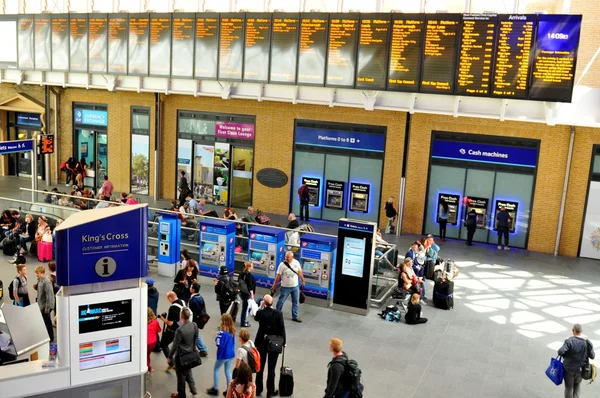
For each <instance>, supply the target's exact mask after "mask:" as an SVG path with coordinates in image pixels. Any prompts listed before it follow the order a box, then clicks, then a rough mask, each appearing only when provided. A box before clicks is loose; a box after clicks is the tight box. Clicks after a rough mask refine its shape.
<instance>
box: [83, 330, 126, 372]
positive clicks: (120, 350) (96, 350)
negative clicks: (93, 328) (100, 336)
mask: <svg viewBox="0 0 600 398" xmlns="http://www.w3.org/2000/svg"><path fill="white" fill-rule="evenodd" d="M125 362H131V336H127V337H114V338H110V339H106V340H98V341H90V342H86V343H80V344H79V370H88V369H95V368H101V367H103V366H109V365H116V364H118V363H125Z"/></svg>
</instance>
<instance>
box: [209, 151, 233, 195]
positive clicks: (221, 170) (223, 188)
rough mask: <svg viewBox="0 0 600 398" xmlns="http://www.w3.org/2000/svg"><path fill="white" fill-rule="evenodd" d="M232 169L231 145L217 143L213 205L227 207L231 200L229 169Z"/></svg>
mask: <svg viewBox="0 0 600 398" xmlns="http://www.w3.org/2000/svg"><path fill="white" fill-rule="evenodd" d="M230 168H231V152H229V144H224V143H221V142H217V143H215V157H214V169H213V203H214V204H216V205H222V206H226V205H227V200H228V199H229V169H230Z"/></svg>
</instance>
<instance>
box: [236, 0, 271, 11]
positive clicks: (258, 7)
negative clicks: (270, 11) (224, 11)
mask: <svg viewBox="0 0 600 398" xmlns="http://www.w3.org/2000/svg"><path fill="white" fill-rule="evenodd" d="M264 6H265V4H263V2H262V1H256V0H237V1H236V2H235V10H234V11H239V10H248V11H251V12H258V11H263V10H264Z"/></svg>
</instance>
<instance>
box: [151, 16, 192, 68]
mask: <svg viewBox="0 0 600 398" xmlns="http://www.w3.org/2000/svg"><path fill="white" fill-rule="evenodd" d="M175 57H176V58H179V54H175ZM179 62H181V60H179ZM191 65H192V64H191V63H190V66H191ZM170 75H171V14H152V18H150V76H158V77H168V76H170Z"/></svg>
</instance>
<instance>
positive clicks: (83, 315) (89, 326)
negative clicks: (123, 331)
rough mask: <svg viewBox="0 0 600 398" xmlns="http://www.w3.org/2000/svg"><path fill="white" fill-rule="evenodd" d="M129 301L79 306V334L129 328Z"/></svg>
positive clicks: (130, 312)
mask: <svg viewBox="0 0 600 398" xmlns="http://www.w3.org/2000/svg"><path fill="white" fill-rule="evenodd" d="M132 318H133V315H132V311H131V300H119V301H111V302H109V303H99V304H89V305H80V306H79V313H78V319H79V334H84V333H91V332H100V331H103V330H111V329H117V328H125V327H130V326H131V321H132Z"/></svg>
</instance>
